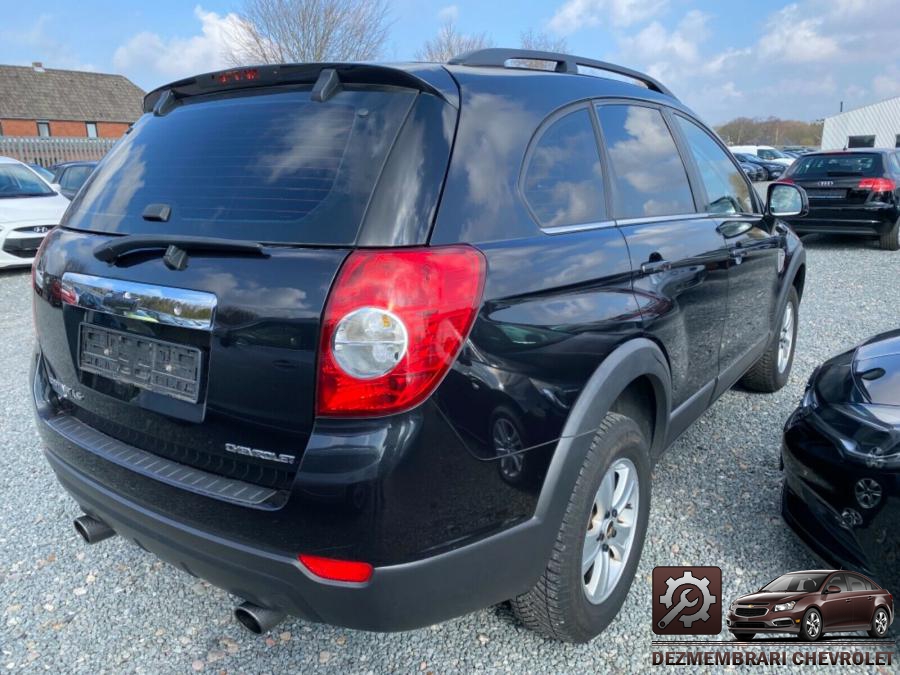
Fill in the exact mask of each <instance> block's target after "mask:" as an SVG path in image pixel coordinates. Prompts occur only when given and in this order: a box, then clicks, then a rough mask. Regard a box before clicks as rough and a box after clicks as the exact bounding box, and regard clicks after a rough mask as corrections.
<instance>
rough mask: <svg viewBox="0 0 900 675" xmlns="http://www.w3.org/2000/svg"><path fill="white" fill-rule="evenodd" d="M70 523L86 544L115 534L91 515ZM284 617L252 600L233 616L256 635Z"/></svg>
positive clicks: (241, 606)
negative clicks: (255, 603)
mask: <svg viewBox="0 0 900 675" xmlns="http://www.w3.org/2000/svg"><path fill="white" fill-rule="evenodd" d="M72 524H73V525H74V526H75V531H76V532H77V533H78V534H79V535H80V536H81V538H82V539H84V541H85V542H87V543H88V544H96V543H97V542H100V541H103V540H104V539H109V538H110V537H114V536H115V535H116V532H115V530H113V529H112V528H111V527H110V526H109V525H107V524H106V523H104V522H103V521H102V520H99V519H98V518H94V517H93V516H88V515H83V516H78V518H76V519H75V520H74V521H73V523H72ZM284 617H285V613H284V612H280V611H278V610H276V609H268V608H266V607H259V606H258V605H254V604H253V603H252V602H244V603H242V604H240V605H238V606H237V607H235V608H234V618H235V619H237V621H238V623H240V624H241V625H242V626H243V627H244V628H246V629H247V630H248V631H250V632H251V633H254V634H256V635H262V634H263V633H267V632H269V631H270V630H272V629H273V628H274V627H275V626H277V625H278V624H279V623H281V622H282V621H283V620H284Z"/></svg>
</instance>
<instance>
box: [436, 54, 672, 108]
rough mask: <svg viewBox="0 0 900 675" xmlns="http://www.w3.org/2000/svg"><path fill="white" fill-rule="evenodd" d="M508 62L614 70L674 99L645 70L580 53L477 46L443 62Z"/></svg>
mask: <svg viewBox="0 0 900 675" xmlns="http://www.w3.org/2000/svg"><path fill="white" fill-rule="evenodd" d="M508 61H548V62H550V63H555V64H556V68H555V69H554V70H555V71H556V72H557V73H569V74H572V75H579V74H580V75H583V74H585V73H582V72H581V71H580V70H579V69H578V66H584V67H586V68H595V69H597V70H605V71H606V72H609V73H615V74H616V75H622V76H623V77H627V78H630V79H632V80H636V81H638V82H641V83H642V84H643V85H644V86H646V87H647V88H648V89H651V90H653V91H655V92H657V93H660V94H664V95H666V96H671V97H672V98H675V95H674V94H673V93H672V92H671V91H670V90H669V88H668V87H666V86H665V85H663V84H662V83H661V82H659V81H658V80H656V79H654V78H652V77H650V76H649V75H646V74H645V73H642V72H639V71H637V70H632V69H631V68H625V67H624V66H617V65H615V64H614V63H607V62H606V61H596V60H594V59H588V58H585V57H583V56H573V55H572V54H562V53H559V52H543V51H538V50H534V49H502V48H491V49H477V50H475V51H472V52H466V53H465V54H460V55H458V56H454V57H453V58H452V59H450V60H449V61H447V63H448V64H449V65H457V66H482V67H493V68H507V67H509V66H508V65H507V62H508Z"/></svg>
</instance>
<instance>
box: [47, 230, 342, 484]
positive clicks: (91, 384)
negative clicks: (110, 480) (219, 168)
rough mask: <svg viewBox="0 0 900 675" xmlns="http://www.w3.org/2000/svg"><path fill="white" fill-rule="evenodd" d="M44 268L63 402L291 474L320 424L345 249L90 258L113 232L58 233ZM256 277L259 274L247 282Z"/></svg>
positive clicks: (176, 445)
mask: <svg viewBox="0 0 900 675" xmlns="http://www.w3.org/2000/svg"><path fill="white" fill-rule="evenodd" d="M48 236H49V237H50V239H49V240H48V245H47V247H46V249H45V254H44V255H43V257H42V258H41V265H40V268H41V269H40V270H39V271H38V272H37V273H36V275H35V293H36V298H35V307H34V311H35V325H36V332H37V336H38V343H39V346H40V349H41V352H42V354H43V359H44V365H45V367H46V369H47V373H48V375H49V378H50V382H51V385H52V387H53V388H54V390H55V392H56V394H57V396H58V397H59V398H60V399H61V402H62V405H63V406H64V408H65V410H66V411H68V412H70V413H71V414H72V415H74V416H75V417H78V418H79V419H81V420H82V421H84V422H86V423H87V424H89V425H90V426H92V427H94V428H96V429H98V430H99V431H102V432H103V433H105V434H107V435H109V436H112V437H113V438H116V439H118V440H121V441H123V442H125V443H127V444H129V445H133V446H135V447H137V448H140V449H143V450H146V451H149V452H152V453H154V454H156V455H159V456H162V457H165V458H167V459H171V460H174V461H176V462H179V463H181V464H187V465H189V466H193V467H196V468H201V469H204V470H206V471H211V472H214V473H219V474H221V475H224V476H228V477H231V478H238V479H240V480H244V481H248V482H252V483H257V484H261V485H268V486H270V487H278V488H283V487H287V486H289V484H290V481H291V480H292V478H293V475H294V472H295V469H296V464H297V461H298V460H299V458H300V456H301V455H302V453H303V450H304V448H305V447H306V442H307V439H308V437H309V433H310V430H311V428H312V424H313V418H314V410H315V401H314V391H315V366H316V347H317V341H318V334H319V319H320V316H321V312H322V308H323V306H324V304H325V300H326V297H327V293H328V289H329V288H330V286H331V282H332V280H333V278H334V276H335V274H336V272H337V270H338V268H339V267H340V265H341V262H342V261H343V259H344V257H345V256H346V255H347V251H346V250H339V249H290V248H273V249H271V250H270V251H269V253H270V255H269V257H266V258H264V257H246V256H227V255H220V254H208V255H203V254H200V253H192V254H191V256H190V265H189V266H188V268H187V269H185V270H180V271H174V270H170V269H168V268H167V267H166V265H165V264H164V263H163V261H162V258H161V257H160V256H158V255H155V256H148V255H145V256H143V257H140V258H137V259H136V260H134V261H132V264H130V265H129V266H127V267H125V268H121V267H112V266H110V265H107V264H105V263H101V262H100V261H98V260H96V259H94V258H93V256H90V255H87V256H86V255H84V252H85V251H91V250H92V249H93V248H94V247H96V246H97V245H98V244H100V243H103V242H104V241H106V240H107V239H108V237H107V236H103V235H97V234H89V233H83V232H72V231H66V230H55V231H54V232H53V233H51V234H50V235H48ZM247 279H252V282H246V281H242V280H247Z"/></svg>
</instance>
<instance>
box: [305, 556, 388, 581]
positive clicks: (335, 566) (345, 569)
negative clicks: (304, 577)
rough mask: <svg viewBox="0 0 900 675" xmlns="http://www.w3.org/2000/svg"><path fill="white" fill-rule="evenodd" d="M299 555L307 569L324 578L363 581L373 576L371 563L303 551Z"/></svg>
mask: <svg viewBox="0 0 900 675" xmlns="http://www.w3.org/2000/svg"><path fill="white" fill-rule="evenodd" d="M297 557H298V558H299V560H300V562H301V563H302V564H303V566H304V567H305V568H306V569H308V570H309V571H310V572H312V573H313V574H315V575H316V576H317V577H321V578H322V579H330V580H331V581H350V582H354V583H362V582H364V581H368V580H369V579H371V578H372V566H371V565H370V564H369V563H364V562H355V561H352V560H335V559H334V558H321V557H319V556H317V555H306V554H303V553H301V554H300V555H299V556H297Z"/></svg>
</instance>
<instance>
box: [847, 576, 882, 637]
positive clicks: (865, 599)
mask: <svg viewBox="0 0 900 675" xmlns="http://www.w3.org/2000/svg"><path fill="white" fill-rule="evenodd" d="M845 576H846V577H847V583H848V585H849V587H850V590H849V591H848V595H849V596H850V600H851V602H850V606H851V607H852V608H853V619H852V620H853V623H854V624H856V625H858V626H860V625H864V624H865V625H868V624H870V623H871V622H872V617H873V616H874V615H875V591H874V590H873V589H872V585H871V583H870V582H869V581H867V580H866V579H863V578H862V577H861V576H858V575H856V574H846V575H845Z"/></svg>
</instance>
